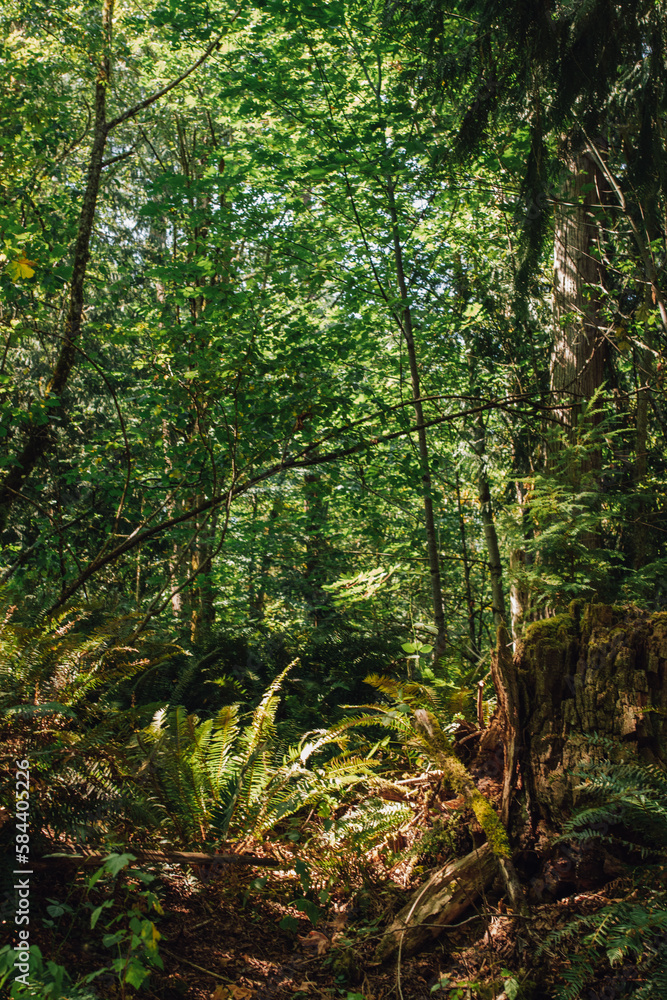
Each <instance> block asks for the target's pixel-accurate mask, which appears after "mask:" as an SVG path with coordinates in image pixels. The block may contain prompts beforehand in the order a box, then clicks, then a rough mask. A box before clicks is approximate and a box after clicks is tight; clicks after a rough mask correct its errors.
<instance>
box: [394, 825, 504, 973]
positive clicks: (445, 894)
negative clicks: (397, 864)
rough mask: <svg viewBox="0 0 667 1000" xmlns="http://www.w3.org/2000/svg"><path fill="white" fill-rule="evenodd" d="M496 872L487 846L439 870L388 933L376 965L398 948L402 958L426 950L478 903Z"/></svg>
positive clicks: (413, 898)
mask: <svg viewBox="0 0 667 1000" xmlns="http://www.w3.org/2000/svg"><path fill="white" fill-rule="evenodd" d="M497 871H498V859H497V858H496V856H495V855H494V854H493V851H492V850H491V848H490V846H489V845H488V844H484V845H483V846H482V847H480V848H478V849H477V850H475V851H472V853H471V854H467V855H466V856H465V858H460V859H459V860H458V861H452V862H450V863H449V864H448V865H445V867H444V868H440V869H438V871H436V872H434V874H433V875H431V877H430V878H429V880H428V881H427V882H426V883H425V885H423V886H421V888H419V889H418V890H417V892H415V894H414V895H413V897H412V899H411V900H410V902H409V903H408V904H407V905H406V906H404V907H403V909H402V910H401V912H400V913H399V914H398V915H397V917H396V918H395V919H394V921H393V923H392V924H391V926H390V927H388V928H387V930H386V931H385V934H384V937H383V938H382V940H381V941H380V944H379V945H378V947H377V950H376V952H375V957H376V959H377V961H379V962H383V961H385V960H386V959H387V958H389V957H390V956H391V955H393V953H394V952H395V951H398V949H399V946H400V948H401V954H402V955H411V954H413V953H414V952H416V951H418V950H419V949H420V948H422V947H424V945H426V944H428V943H429V942H430V941H432V940H433V939H434V938H436V937H437V936H438V934H440V933H441V931H442V930H443V928H444V927H446V926H447V924H451V923H453V922H454V921H455V920H456V919H457V918H458V917H459V916H460V915H461V914H462V913H463V911H464V910H466V909H467V908H468V907H469V906H470V904H471V903H473V902H474V901H475V899H476V898H477V897H478V896H479V894H480V893H481V892H482V891H483V890H484V889H485V888H486V886H487V885H489V883H490V882H491V881H492V880H493V878H494V877H495V875H496V873H497Z"/></svg>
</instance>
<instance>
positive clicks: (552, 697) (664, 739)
mask: <svg viewBox="0 0 667 1000" xmlns="http://www.w3.org/2000/svg"><path fill="white" fill-rule="evenodd" d="M499 650H500V644H499ZM495 669H496V671H498V672H499V673H500V674H501V683H500V686H499V708H500V712H501V714H502V712H503V711H506V712H507V714H508V717H510V719H511V718H512V717H514V719H515V720H516V721H515V723H514V725H515V728H516V732H517V734H518V736H520V738H521V746H520V747H519V748H518V757H519V763H520V770H521V775H522V782H523V787H524V789H525V793H526V796H527V806H528V810H529V813H530V815H531V817H532V820H533V822H537V821H538V820H543V821H544V822H545V823H546V824H547V826H549V827H552V828H558V827H559V826H560V824H561V823H562V821H563V819H564V818H566V817H567V816H568V815H569V814H570V813H571V811H572V808H573V806H574V804H575V801H576V784H577V779H576V778H575V776H574V774H573V771H574V769H575V768H576V766H577V765H578V764H580V763H581V762H582V761H583V760H586V759H588V757H589V756H590V753H591V751H590V750H589V749H588V744H589V742H590V739H591V737H593V736H594V735H595V734H597V735H599V736H604V737H608V738H609V739H610V740H611V741H613V743H614V744H615V745H616V746H617V748H618V752H619V753H622V750H623V747H624V745H628V744H629V745H631V746H634V747H636V749H637V750H638V752H639V754H640V756H641V757H642V758H643V759H645V760H648V761H651V762H654V763H655V762H658V763H660V764H662V765H665V764H667V751H666V750H665V747H666V746H667V613H665V612H660V613H658V614H654V615H649V614H647V613H646V612H643V611H639V610H637V609H636V608H620V609H619V608H611V607H607V606H606V605H602V604H592V605H586V606H584V607H582V606H581V605H579V604H578V603H577V602H573V604H572V605H571V606H570V610H569V611H568V613H567V614H562V615H557V616H555V617H553V618H548V619H545V620H544V621H540V622H534V623H533V624H531V625H529V626H528V628H527V629H526V633H525V636H524V638H523V640H522V641H521V642H520V643H519V646H518V649H517V652H516V654H515V655H514V658H513V660H511V661H509V660H508V659H507V658H503V657H502V656H501V655H499V656H498V657H497V663H496V668H495ZM494 679H495V675H494ZM497 687H498V684H497ZM500 690H504V691H506V692H509V703H510V708H509V710H508V709H506V708H505V707H504V702H502V703H501V698H500ZM506 777H507V771H506ZM511 778H512V776H510V779H511Z"/></svg>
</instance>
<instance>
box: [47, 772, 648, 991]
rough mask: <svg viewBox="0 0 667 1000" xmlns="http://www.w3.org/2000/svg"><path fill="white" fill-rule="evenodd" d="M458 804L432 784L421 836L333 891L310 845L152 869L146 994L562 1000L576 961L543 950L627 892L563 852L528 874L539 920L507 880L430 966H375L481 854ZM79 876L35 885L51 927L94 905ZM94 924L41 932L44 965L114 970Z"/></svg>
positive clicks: (358, 865)
mask: <svg viewBox="0 0 667 1000" xmlns="http://www.w3.org/2000/svg"><path fill="white" fill-rule="evenodd" d="M423 777H425V776H422V779H423ZM483 780H484V783H485V788H484V791H485V793H486V794H487V795H489V794H490V796H491V798H493V794H492V793H493V792H494V791H496V792H498V791H499V788H494V787H491V786H490V784H489V779H483ZM478 783H479V782H478ZM447 795H448V792H447V790H446V789H443V788H442V787H441V783H439V780H438V777H437V775H431V776H428V780H427V781H426V782H425V783H423V784H422V785H421V786H420V787H419V791H418V797H419V799H420V801H422V802H423V803H424V806H425V811H424V813H423V814H422V815H421V816H420V815H419V814H417V815H418V817H419V818H420V820H421V821H420V822H419V823H413V824H412V826H411V827H410V829H409V830H407V831H406V833H405V834H404V835H402V840H399V842H398V843H396V842H395V841H394V842H392V843H390V844H384V845H383V846H382V847H380V848H376V849H375V850H373V851H367V852H358V851H357V852H356V853H355V852H353V851H351V852H350V853H349V854H348V855H347V856H342V855H341V856H338V858H337V859H335V862H334V865H335V869H334V871H335V874H334V878H333V879H332V877H331V873H329V876H328V879H327V878H325V877H324V876H323V874H322V871H321V870H320V871H319V872H318V871H317V864H318V860H321V859H317V858H316V857H315V856H314V855H311V856H310V857H309V854H308V845H307V843H306V844H304V845H303V846H302V845H299V844H295V843H292V842H290V841H289V840H283V841H266V842H265V843H264V844H263V845H259V846H258V845H255V847H254V848H253V852H254V853H255V854H263V855H264V856H265V857H266V858H267V859H271V858H273V860H274V861H276V862H277V863H282V865H283V868H282V869H280V868H278V869H267V868H257V867H249V866H241V865H223V866H221V867H217V868H212V867H211V866H187V865H183V864H180V863H178V864H172V863H164V862H162V863H160V864H159V865H152V864H151V865H147V864H146V863H142V864H141V866H140V867H141V868H142V869H143V870H149V871H151V872H153V874H154V875H155V876H156V881H155V886H156V887H157V888H156V891H157V893H158V895H159V897H160V899H161V903H162V907H163V909H164V915H163V916H161V917H159V918H157V920H156V922H157V926H158V929H159V931H160V934H161V935H162V937H161V940H160V942H159V952H160V956H161V959H162V961H163V963H164V968H163V969H162V970H158V969H154V970H153V971H152V972H151V975H150V978H149V979H148V980H147V981H146V983H145V984H144V985H143V986H142V988H141V990H140V992H139V995H143V996H144V997H146V1000H155V998H159V1000H178V998H187V1000H317V998H322V1000H385V998H389V997H396V998H397V1000H421V998H427V997H430V996H431V995H432V994H433V995H435V996H436V998H437V997H438V996H441V997H443V1000H444V998H447V1000H465V998H471V1000H474V998H480V1000H492V998H493V1000H501V998H502V1000H507V998H509V1000H514V998H515V997H517V998H518V997H521V998H523V997H532V996H536V995H539V996H540V998H541V1000H550V998H555V997H556V996H557V995H558V987H557V981H558V980H559V979H560V975H561V974H562V972H563V971H564V970H565V969H566V968H567V966H568V961H567V959H566V958H565V955H566V953H567V952H566V949H564V950H563V951H562V952H561V953H560V957H558V950H555V951H554V952H552V956H551V957H549V956H548V955H543V956H541V957H538V949H539V945H540V944H542V943H544V941H545V939H546V938H547V936H548V934H549V933H550V932H551V931H554V930H555V929H557V928H559V927H563V926H564V925H565V924H566V923H567V922H568V921H569V920H571V919H572V917H574V916H576V915H581V914H588V913H592V912H594V911H595V910H597V909H598V908H599V907H600V906H603V905H605V903H608V902H609V895H610V894H609V889H611V888H613V887H614V885H613V882H610V879H609V878H607V879H606V881H607V882H608V883H610V884H609V885H608V887H607V890H605V889H604V888H602V887H601V886H600V885H595V886H590V887H588V888H587V889H586V890H585V891H577V885H576V883H575V882H573V881H571V879H572V878H573V876H571V875H570V874H569V873H568V862H567V860H566V862H565V863H563V859H562V857H559V855H558V853H554V851H553V848H550V849H549V850H545V852H544V854H543V857H541V858H540V857H539V856H538V854H537V853H536V852H534V851H533V855H534V857H533V860H532V864H531V872H529V873H527V872H526V871H525V870H524V871H523V872H520V874H521V876H522V879H523V880H524V883H525V887H526V890H527V895H528V899H529V903H530V915H529V916H528V917H525V916H523V917H522V916H519V915H517V914H513V913H512V912H511V911H510V910H508V909H507V907H506V905H505V902H504V899H503V893H502V885H501V884H500V882H499V881H498V880H497V881H496V882H495V883H494V884H493V885H492V886H491V887H490V889H489V891H488V892H487V893H486V894H483V895H482V896H480V897H479V898H478V899H477V900H476V902H475V903H474V904H473V905H472V906H471V907H470V908H469V910H468V911H466V912H465V913H464V914H463V915H462V916H461V917H460V919H459V923H458V926H456V925H454V926H450V927H447V928H445V929H444V931H443V932H442V933H441V934H440V935H439V936H438V937H437V938H434V939H433V941H432V943H430V944H429V945H428V946H427V947H426V948H424V949H423V950H421V951H419V952H418V953H417V954H415V955H401V956H400V960H399V961H398V962H397V960H396V956H394V958H393V959H392V960H391V961H389V962H387V963H385V964H380V963H378V962H376V961H375V959H374V953H375V949H376V947H377V945H378V942H379V941H380V939H381V937H382V935H383V932H384V929H385V928H386V926H387V923H388V921H390V919H391V918H392V917H393V916H395V914H396V913H397V912H398V911H399V910H400V909H401V907H403V906H404V905H405V903H406V902H407V901H408V900H409V899H410V897H411V894H412V893H413V892H414V891H415V889H417V888H418V887H419V886H420V885H421V884H423V882H424V880H425V878H426V877H427V876H428V874H429V872H430V871H431V870H432V869H434V868H437V867H440V866H442V865H443V864H445V863H446V862H447V861H448V860H450V859H451V858H452V856H456V855H462V854H465V853H466V852H467V851H468V850H470V848H471V846H472V845H473V843H475V842H477V843H481V839H482V837H481V831H479V832H476V831H475V821H474V818H472V816H469V815H468V814H465V813H462V812H461V810H460V809H458V810H457V803H456V802H449V803H448V802H447V801H446V796H447ZM438 796H440V799H439V801H438ZM447 808H449V809H450V811H451V812H452V814H457V822H456V824H455V830H456V831H457V833H456V836H457V838H458V843H457V844H456V845H455V850H454V855H452V840H451V836H450V837H449V841H448V844H447V848H446V849H445V846H444V844H443V842H442V840H443V838H442V830H443V828H444V827H443V824H442V820H438V819H436V820H435V826H434V815H435V816H437V815H438V814H439V815H440V816H441V817H442V816H443V815H445V814H446V813H447ZM438 824H439V825H438ZM434 831H435V833H434ZM428 836H430V838H431V840H430V848H429V852H428V853H426V851H425V848H424V847H422V851H421V854H420V852H419V850H418V849H417V848H418V847H419V844H420V842H421V843H422V845H425V844H427V843H428V840H427V839H426V838H428ZM439 837H440V840H439V839H438V838H439ZM444 839H446V838H444ZM129 850H131V848H129ZM297 859H301V860H302V866H303V864H307V865H310V866H311V867H310V868H309V874H308V879H310V878H311V873H312V886H311V888H310V890H309V893H307V894H309V895H310V897H311V899H318V903H317V904H313V907H314V909H315V910H319V914H318V913H317V912H315V913H314V914H313V913H311V916H313V915H314V917H315V919H316V922H315V925H313V923H311V921H310V920H309V919H308V916H307V915H306V913H304V912H303V907H302V908H301V909H299V908H297V906H296V905H295V903H298V901H299V900H301V901H303V900H302V897H303V896H304V888H303V867H302V868H301V873H300V875H299V874H297V872H296V871H295V870H294V867H293V865H295V864H296V861H297ZM303 859H306V861H305V862H304V860H303ZM329 863H330V864H331V863H332V861H331V859H330V861H329ZM559 866H560V867H559ZM68 869H69V870H68ZM535 873H537V875H536V874H535ZM72 876H73V872H72V870H71V868H70V866H69V865H63V864H58V863H57V862H55V859H54V864H53V866H52V867H51V869H50V871H49V874H48V878H47V877H46V876H45V877H43V878H40V879H38V880H37V881H36V882H35V883H34V886H33V889H34V891H35V893H36V897H35V899H34V902H35V904H36V909H37V911H38V913H39V915H40V916H44V915H45V914H46V908H47V906H48V905H49V903H50V902H51V903H53V901H54V900H64V899H69V902H70V904H71V905H73V906H74V907H75V908H76V900H77V899H79V900H80V901H83V900H84V899H85V898H86V891H85V886H86V883H87V879H88V878H89V873H88V874H85V873H83V872H81V871H79V873H78V874H77V875H75V876H74V878H73V877H72ZM325 881H327V882H328V891H327V892H326V894H325V895H323V896H322V895H320V894H319V893H318V885H324V883H325ZM617 881H618V880H617ZM616 889H617V886H616ZM320 892H321V890H320ZM611 895H613V893H611ZM82 905H83V904H82ZM306 909H307V907H306ZM285 917H290V918H291V922H290V921H288V926H289V929H285V927H284V924H285ZM37 923H38V924H39V920H38V921H37ZM88 923H89V920H88V917H87V915H86V914H85V913H84V914H80V915H79V919H78V920H76V924H77V926H78V929H79V931H80V933H78V932H77V933H71V934H70V935H69V936H68V937H67V938H66V939H65V940H63V939H62V937H59V936H58V935H57V934H56V931H55V930H54V929H48V928H45V927H42V928H41V929H40V930H39V931H38V930H37V928H36V930H35V934H34V937H33V941H34V943H37V944H39V946H40V948H41V949H42V953H43V955H44V957H45V958H55V959H56V961H57V962H59V963H60V964H62V965H64V966H65V967H66V968H67V969H68V971H69V972H70V973H71V974H72V975H73V977H74V978H77V977H79V976H81V975H85V974H87V973H89V972H91V971H92V970H93V969H98V968H100V967H101V966H102V965H104V964H105V963H106V962H108V961H109V952H108V951H106V952H105V949H103V948H102V945H101V935H100V933H99V928H98V931H97V933H95V932H89V931H87V929H86V928H87V924H88ZM281 923H282V924H283V926H281ZM632 977H633V970H631V969H624V970H621V971H620V973H619V970H618V969H617V970H615V971H614V970H611V969H610V967H609V966H607V969H606V970H602V972H601V973H600V976H599V977H598V981H597V983H596V984H595V986H594V988H588V992H585V993H584V995H585V996H586V997H587V998H588V1000H602V998H604V1000H610V998H614V997H616V996H621V995H623V992H622V989H621V988H620V986H619V983H625V984H626V985H627V983H628V979H632ZM560 982H561V983H562V979H560ZM94 986H95V992H96V995H97V996H98V997H100V998H104V1000H116V998H118V1000H125V997H130V996H133V995H135V992H134V990H133V989H127V990H126V992H125V993H123V992H122V990H121V988H120V987H119V985H118V980H117V977H116V976H114V975H113V974H110V973H107V974H104V975H102V976H100V977H99V978H98V979H96V980H95V981H94Z"/></svg>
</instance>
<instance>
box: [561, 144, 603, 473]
mask: <svg viewBox="0 0 667 1000" xmlns="http://www.w3.org/2000/svg"><path fill="white" fill-rule="evenodd" d="M569 166H570V170H571V174H570V178H569V180H568V183H567V184H566V188H565V195H564V198H563V200H562V201H561V202H560V204H559V206H558V208H557V211H556V232H555V240H554V328H555V332H554V350H553V356H552V360H551V388H552V390H553V392H554V395H555V398H556V400H557V401H558V402H560V403H562V404H563V409H562V410H559V411H557V418H558V419H559V421H560V423H561V425H562V426H563V427H564V428H565V430H566V432H567V436H568V437H569V439H570V441H572V442H573V441H575V440H576V437H577V428H578V424H579V422H580V417H581V413H582V410H583V408H584V406H585V404H586V403H588V402H590V400H591V399H592V398H593V396H594V395H595V393H596V391H598V390H599V389H600V387H601V386H602V382H603V380H604V374H605V366H606V363H607V356H608V343H607V340H606V338H605V336H604V334H603V331H602V330H601V328H600V327H601V324H600V316H599V312H600V299H599V295H598V291H597V289H598V288H599V287H600V286H601V285H602V284H603V282H604V266H603V265H602V264H601V263H600V261H599V260H598V259H596V250H597V248H598V245H599V236H600V232H599V223H598V219H597V218H596V210H599V208H600V206H601V205H602V204H603V203H604V201H605V199H606V198H607V197H608V194H607V193H608V187H609V185H608V183H607V181H606V178H605V177H604V175H603V173H602V170H601V168H600V165H599V164H598V162H596V160H595V159H594V158H593V157H592V156H591V155H590V154H588V153H581V154H579V155H578V156H576V157H574V158H573V159H572V160H571V161H570V164H569ZM599 464H600V459H599V452H597V451H596V450H592V451H591V452H590V453H589V454H588V455H587V456H586V457H585V458H584V460H583V467H582V468H581V469H579V470H577V471H578V474H579V475H581V473H583V472H585V471H588V470H589V469H593V468H597V467H598V466H599Z"/></svg>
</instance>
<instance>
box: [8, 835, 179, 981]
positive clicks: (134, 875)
mask: <svg viewBox="0 0 667 1000" xmlns="http://www.w3.org/2000/svg"><path fill="white" fill-rule="evenodd" d="M135 860H136V858H135V857H134V855H133V854H110V855H109V857H107V858H106V859H105V861H104V863H103V864H102V865H101V867H100V868H98V869H97V870H96V871H95V872H94V874H93V875H92V876H91V877H90V879H89V880H88V884H87V891H88V893H89V894H90V895H91V896H92V897H93V898H90V899H88V900H87V901H86V902H85V903H84V908H85V909H87V910H88V911H89V912H90V929H91V931H94V930H96V929H97V931H98V935H100V936H101V944H102V945H103V946H104V947H105V948H108V949H110V950H111V951H112V953H113V957H112V958H111V959H110V961H109V962H108V963H107V964H106V965H104V966H102V967H101V968H99V969H95V970H94V971H93V972H90V973H88V974H87V975H85V976H79V977H78V979H76V980H74V979H73V978H72V976H71V975H70V973H69V971H68V970H67V968H66V967H65V966H63V965H60V964H59V963H58V962H56V961H53V960H46V961H45V960H44V958H43V956H42V952H41V950H40V949H39V948H38V947H37V946H36V945H32V946H31V947H30V949H29V961H28V965H29V971H28V972H27V974H25V975H22V976H21V978H18V976H17V960H18V955H19V952H18V951H17V950H16V949H13V948H11V947H10V946H9V945H7V946H5V947H4V948H2V949H1V950H0V987H5V988H6V990H7V995H8V996H9V997H10V998H11V1000H28V998H33V1000H61V998H62V1000H96V998H97V996H98V994H97V991H96V989H95V986H94V985H92V984H93V983H94V981H95V980H96V979H97V978H98V977H99V976H102V975H105V974H113V975H114V976H115V977H116V978H117V979H118V983H119V986H120V992H121V997H122V998H123V1000H125V997H126V995H127V987H128V986H132V987H134V988H135V989H138V988H139V987H140V986H142V985H143V984H144V983H145V982H146V980H147V979H148V977H149V975H150V971H151V969H152V968H160V969H161V968H162V967H163V966H162V959H161V958H160V955H159V952H158V941H159V940H160V937H161V935H160V932H159V931H158V929H157V927H156V926H155V921H154V920H153V919H151V918H150V916H149V915H158V916H161V915H162V913H163V910H162V906H161V904H160V901H159V899H158V897H157V895H156V893H155V892H154V891H153V889H152V888H150V886H151V884H152V883H153V882H154V881H155V876H154V875H151V874H150V873H149V872H144V871H141V870H140V869H137V868H131V867H130V865H131V862H132V861H135ZM121 873H122V874H123V875H124V877H125V878H124V884H123V885H121V884H120V876H121ZM98 894H101V895H102V896H103V899H102V901H101V902H97V901H96V900H95V899H94V897H95V896H97V895H98ZM47 912H48V913H49V915H50V917H53V918H54V920H55V919H60V918H62V917H63V916H68V917H70V918H71V919H72V921H75V920H76V911H75V910H74V909H73V908H72V907H71V906H69V905H68V904H62V903H59V902H58V901H57V900H49V906H48V907H47ZM54 920H48V919H47V920H45V921H44V923H45V925H46V926H47V927H48V926H51V927H53V925H54Z"/></svg>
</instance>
